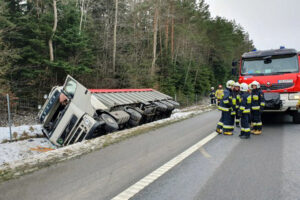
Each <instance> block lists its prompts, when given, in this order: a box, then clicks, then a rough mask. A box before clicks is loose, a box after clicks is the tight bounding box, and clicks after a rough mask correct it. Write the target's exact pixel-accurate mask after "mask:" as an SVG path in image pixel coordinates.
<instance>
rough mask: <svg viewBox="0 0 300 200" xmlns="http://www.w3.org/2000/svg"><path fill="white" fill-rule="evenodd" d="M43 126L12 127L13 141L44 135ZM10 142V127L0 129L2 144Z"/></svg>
mask: <svg viewBox="0 0 300 200" xmlns="http://www.w3.org/2000/svg"><path fill="white" fill-rule="evenodd" d="M41 128H42V126H41V125H23V126H12V127H11V133H12V139H13V140H19V139H27V138H30V137H36V136H41V135H43V133H42V130H41ZM8 140H10V134H9V127H0V143H3V142H6V141H8Z"/></svg>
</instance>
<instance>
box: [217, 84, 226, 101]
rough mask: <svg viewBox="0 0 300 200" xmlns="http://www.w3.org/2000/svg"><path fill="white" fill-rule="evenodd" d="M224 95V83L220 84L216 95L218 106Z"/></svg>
mask: <svg viewBox="0 0 300 200" xmlns="http://www.w3.org/2000/svg"><path fill="white" fill-rule="evenodd" d="M223 95H224V90H223V86H222V85H219V86H218V89H217V91H216V97H217V103H218V106H219V105H220V102H221V100H222V98H223Z"/></svg>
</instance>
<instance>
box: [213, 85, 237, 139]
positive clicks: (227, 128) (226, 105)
mask: <svg viewBox="0 0 300 200" xmlns="http://www.w3.org/2000/svg"><path fill="white" fill-rule="evenodd" d="M234 83H235V82H234V81H232V80H230V81H227V83H226V90H224V96H223V98H222V100H221V102H220V106H219V110H221V111H222V114H221V119H220V121H219V123H218V125H217V129H216V132H217V133H219V134H222V132H223V134H224V135H232V134H233V133H232V132H233V129H234V118H233V116H232V113H231V112H232V111H233V108H232V89H233V85H234Z"/></svg>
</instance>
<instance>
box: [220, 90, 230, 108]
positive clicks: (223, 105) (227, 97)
mask: <svg viewBox="0 0 300 200" xmlns="http://www.w3.org/2000/svg"><path fill="white" fill-rule="evenodd" d="M232 106H233V104H232V91H231V90H230V89H226V90H224V96H223V98H222V100H221V102H220V106H219V110H221V111H225V112H229V111H230V112H231V111H233V109H232Z"/></svg>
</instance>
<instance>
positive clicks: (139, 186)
mask: <svg viewBox="0 0 300 200" xmlns="http://www.w3.org/2000/svg"><path fill="white" fill-rule="evenodd" d="M217 135H219V134H218V133H217V132H213V133H211V134H210V135H208V136H207V137H205V138H204V139H202V140H201V141H199V142H198V143H197V144H195V145H193V146H191V147H190V148H188V149H187V150H185V151H184V152H182V153H181V154H179V155H178V156H176V157H175V158H173V159H171V160H170V161H168V162H167V163H165V164H164V165H163V166H161V167H159V168H158V169H156V170H154V171H153V172H151V173H150V174H148V175H147V176H145V177H144V178H142V179H141V180H139V181H138V182H136V183H135V184H133V185H132V186H130V187H129V188H127V189H126V190H124V191H123V192H121V193H120V194H118V195H117V196H115V197H114V198H112V200H128V199H130V198H131V197H133V196H134V195H136V194H137V193H139V192H140V191H141V190H143V189H144V188H145V187H147V186H148V185H150V184H151V183H153V182H154V181H155V180H157V179H158V178H159V177H161V176H162V175H163V174H165V173H166V172H167V171H169V170H170V169H172V168H173V167H175V166H176V165H177V164H179V163H180V162H182V161H183V160H184V159H185V158H187V157H189V156H190V155H192V154H193V153H194V152H195V151H197V150H198V149H199V148H201V147H202V146H203V145H205V144H206V143H208V142H209V141H210V140H212V139H214V138H215V137H216V136H217Z"/></svg>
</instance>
